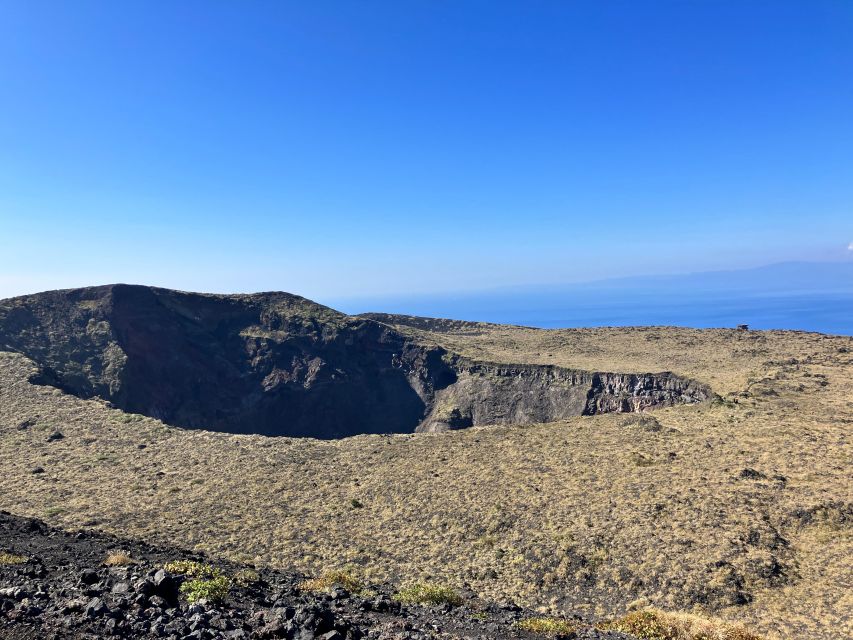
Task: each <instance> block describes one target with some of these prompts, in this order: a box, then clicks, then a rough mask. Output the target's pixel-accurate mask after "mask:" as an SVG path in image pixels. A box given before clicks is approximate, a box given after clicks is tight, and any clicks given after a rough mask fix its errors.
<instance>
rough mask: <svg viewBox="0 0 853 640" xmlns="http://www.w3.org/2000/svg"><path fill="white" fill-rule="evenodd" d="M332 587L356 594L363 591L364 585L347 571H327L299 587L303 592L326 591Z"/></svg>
mask: <svg viewBox="0 0 853 640" xmlns="http://www.w3.org/2000/svg"><path fill="white" fill-rule="evenodd" d="M333 587H343V588H344V589H346V590H347V591H349V592H350V593H356V594H358V593H361V592H363V591H364V583H363V582H362V581H361V580H360V579H359V578H358V577H357V576H355V575H354V574H352V573H351V572H349V571H327V572H326V573H324V574H323V575H321V576H318V577H316V578H311V579H309V580H305V581H303V582H302V583H300V585H299V588H300V589H302V590H303V591H328V590H329V589H331V588H333Z"/></svg>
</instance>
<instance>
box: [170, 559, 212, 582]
mask: <svg viewBox="0 0 853 640" xmlns="http://www.w3.org/2000/svg"><path fill="white" fill-rule="evenodd" d="M163 568H164V569H165V570H166V571H168V572H169V573H177V574H180V575H182V576H187V577H188V578H201V579H205V580H208V579H212V578H221V577H222V572H221V571H220V570H219V569H217V568H216V567H214V566H211V565H209V564H202V563H201V562H196V561H195V560H176V561H175V562H168V563H166V564H165V565H164V566H163Z"/></svg>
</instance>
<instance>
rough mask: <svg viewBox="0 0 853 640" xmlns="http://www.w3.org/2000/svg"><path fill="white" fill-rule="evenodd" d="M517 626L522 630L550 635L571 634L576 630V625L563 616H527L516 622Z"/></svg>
mask: <svg viewBox="0 0 853 640" xmlns="http://www.w3.org/2000/svg"><path fill="white" fill-rule="evenodd" d="M516 626H517V627H518V628H519V629H521V630H522V631H530V632H532V633H541V634H543V635H548V636H570V635H573V634H574V633H575V632H576V629H575V626H574V625H573V624H572V623H571V622H569V621H568V620H564V619H563V618H550V617H540V618H526V619H524V620H520V621H519V622H518V623H516Z"/></svg>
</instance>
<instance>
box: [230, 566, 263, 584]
mask: <svg viewBox="0 0 853 640" xmlns="http://www.w3.org/2000/svg"><path fill="white" fill-rule="evenodd" d="M260 579H261V574H259V573H258V572H257V571H255V570H254V569H240V570H239V571H238V572H237V573H235V574H234V583H235V584H237V585H239V586H241V587H248V586H249V585H250V584H254V583H255V582H258V581H259V580H260Z"/></svg>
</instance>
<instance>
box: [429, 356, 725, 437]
mask: <svg viewBox="0 0 853 640" xmlns="http://www.w3.org/2000/svg"><path fill="white" fill-rule="evenodd" d="M456 369H457V376H458V377H457V381H456V382H455V383H453V384H451V385H449V386H447V387H446V388H444V389H441V390H439V391H438V392H437V393H436V397H435V401H434V403H433V407H432V410H431V411H430V413H429V415H427V417H426V418H425V419H424V421H423V422H422V423H421V424H420V425H419V426H418V431H427V432H435V431H446V430H448V429H462V428H465V427H470V426H477V425H484V424H534V423H538V422H552V421H555V420H561V419H565V418H569V417H571V416H580V415H592V414H595V413H609V412H616V413H626V412H639V411H644V410H646V409H652V408H655V407H660V406H670V405H673V404H681V403H688V404H689V403H694V402H701V401H703V400H706V399H708V398H709V397H710V395H711V393H710V391H709V390H708V389H707V388H706V387H704V386H703V385H700V384H698V383H696V382H694V381H692V380H686V379H683V378H680V377H678V376H676V375H674V374H672V373H668V372H665V373H656V374H651V373H649V374H624V373H590V372H588V371H576V370H572V369H564V368H562V367H552V366H536V365H503V364H493V363H473V362H467V361H460V362H458V363H457V365H456Z"/></svg>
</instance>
